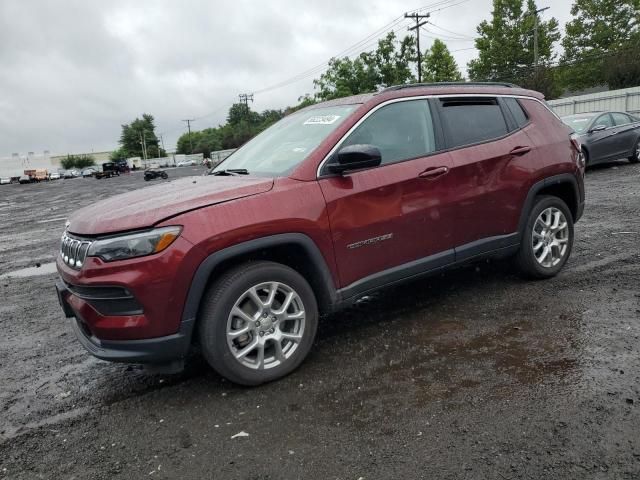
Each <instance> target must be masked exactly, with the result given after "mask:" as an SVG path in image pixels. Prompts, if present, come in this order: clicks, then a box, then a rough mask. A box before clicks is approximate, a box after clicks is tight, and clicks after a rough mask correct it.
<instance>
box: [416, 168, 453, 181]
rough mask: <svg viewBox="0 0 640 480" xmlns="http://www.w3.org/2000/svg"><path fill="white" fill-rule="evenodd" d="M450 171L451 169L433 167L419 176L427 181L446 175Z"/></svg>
mask: <svg viewBox="0 0 640 480" xmlns="http://www.w3.org/2000/svg"><path fill="white" fill-rule="evenodd" d="M448 171H449V167H431V168H427V169H426V170H425V171H424V172H422V173H421V174H420V175H418V176H419V177H420V178H426V179H427V180H433V179H434V178H437V177H439V176H441V175H444V174H445V173H447V172H448Z"/></svg>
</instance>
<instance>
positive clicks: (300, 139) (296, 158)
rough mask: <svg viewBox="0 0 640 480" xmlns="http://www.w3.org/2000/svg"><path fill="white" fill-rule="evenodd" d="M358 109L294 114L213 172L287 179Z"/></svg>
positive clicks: (249, 143) (320, 110)
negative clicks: (244, 173)
mask: <svg viewBox="0 0 640 480" xmlns="http://www.w3.org/2000/svg"><path fill="white" fill-rule="evenodd" d="M356 107H357V105H340V106H335V107H319V108H312V109H308V110H306V109H305V110H303V111H300V112H296V113H293V114H291V115H289V116H287V117H285V118H283V119H282V120H280V121H279V122H277V123H275V124H274V125H272V126H271V127H269V128H268V129H266V130H265V131H264V132H262V133H260V134H259V135H258V136H256V137H254V138H253V139H251V140H249V141H248V142H247V143H245V144H244V145H243V146H242V147H240V148H239V149H238V150H237V151H235V152H234V153H233V154H232V155H231V156H229V157H227V158H226V159H225V160H224V161H223V162H222V163H220V165H218V166H217V167H216V168H214V169H213V170H212V171H211V174H216V172H220V171H223V170H246V171H247V173H249V174H251V175H268V176H278V175H286V174H287V173H289V172H291V171H292V170H293V169H294V168H295V167H297V166H298V165H299V164H300V163H301V162H302V161H303V160H304V159H305V158H307V157H308V156H309V154H310V153H311V152H313V150H315V149H316V148H317V147H318V145H320V143H321V142H322V141H323V140H324V139H325V138H327V137H328V136H329V134H331V132H333V131H334V130H335V129H336V128H338V125H340V124H341V123H342V122H344V120H345V119H346V118H347V117H348V116H349V115H350V114H351V113H352V112H353V110H355V108H356Z"/></svg>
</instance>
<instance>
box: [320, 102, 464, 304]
mask: <svg viewBox="0 0 640 480" xmlns="http://www.w3.org/2000/svg"><path fill="white" fill-rule="evenodd" d="M432 118H433V117H432V115H431V111H430V109H429V104H428V102H427V101H426V100H404V101H400V102H395V103H391V104H388V105H385V106H382V107H380V108H379V109H377V110H375V111H374V112H373V113H371V114H370V115H369V116H368V117H366V118H365V120H364V121H362V122H361V123H360V124H359V126H357V127H356V128H355V129H354V130H353V131H352V132H351V133H350V134H348V136H347V137H346V138H345V139H344V140H343V141H342V143H341V144H340V146H339V147H338V150H339V148H342V147H345V146H348V145H357V144H369V145H374V146H376V147H377V148H378V149H379V150H380V152H381V156H382V163H381V165H380V166H379V167H376V168H372V169H367V170H361V171H356V172H351V173H347V174H345V175H342V176H336V175H333V176H331V175H326V173H327V172H326V168H325V170H323V171H322V172H321V178H320V180H319V182H320V187H321V188H322V192H323V194H324V196H325V200H326V202H327V212H328V215H329V222H330V225H331V231H332V236H333V243H334V248H335V256H336V260H337V266H338V272H339V275H340V283H341V287H343V288H344V287H347V286H351V287H352V289H351V291H358V290H360V291H364V290H366V289H367V288H369V287H372V286H377V284H379V283H386V282H387V281H394V280H396V279H399V278H402V277H405V276H410V275H413V274H415V273H419V272H420V271H422V270H424V269H428V268H430V267H433V266H439V265H440V264H443V263H446V262H448V261H452V260H453V251H449V250H450V249H451V248H452V246H453V245H452V241H453V239H452V226H453V215H452V211H451V210H452V202H451V197H450V195H451V191H452V190H453V189H452V186H451V185H450V175H448V173H449V170H450V169H451V160H450V156H449V154H448V153H442V152H441V153H438V149H439V144H438V143H439V142H436V137H437V135H436V134H435V129H434V125H433V120H432ZM329 162H331V160H330V161H329ZM443 252H444V253H443ZM436 254H440V255H436ZM427 257H429V258H427ZM411 262H413V263H411ZM390 269H394V270H390ZM367 277H368V278H367ZM365 278H366V280H364V281H363V279H365ZM358 281H360V282H358ZM355 282H358V284H355Z"/></svg>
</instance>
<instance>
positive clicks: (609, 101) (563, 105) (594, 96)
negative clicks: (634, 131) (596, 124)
mask: <svg viewBox="0 0 640 480" xmlns="http://www.w3.org/2000/svg"><path fill="white" fill-rule="evenodd" d="M549 105H551V107H552V108H553V110H554V111H555V112H556V113H557V114H558V115H560V116H563V115H572V114H574V113H587V112H601V111H607V110H610V111H614V112H628V113H632V114H636V115H637V114H639V113H640V87H633V88H623V89H621V90H611V91H609V92H600V93H591V94H588V95H579V96H576V97H568V98H559V99H557V100H551V101H549Z"/></svg>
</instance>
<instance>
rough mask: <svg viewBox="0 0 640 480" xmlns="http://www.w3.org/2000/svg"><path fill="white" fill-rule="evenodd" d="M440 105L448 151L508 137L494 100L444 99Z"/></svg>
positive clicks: (498, 107) (499, 109) (502, 117)
mask: <svg viewBox="0 0 640 480" xmlns="http://www.w3.org/2000/svg"><path fill="white" fill-rule="evenodd" d="M440 101H441V106H442V108H441V112H442V116H443V120H444V123H445V124H446V126H447V131H448V137H449V143H450V145H449V147H452V148H455V147H461V146H464V145H471V144H474V143H480V142H486V141H488V140H493V139H495V138H500V137H502V136H504V135H506V134H507V133H508V128H507V122H506V120H505V118H504V115H503V114H502V109H501V108H500V105H499V104H498V101H497V99H495V98H477V99H471V98H460V99H457V98H443V99H441V100H440Z"/></svg>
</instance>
